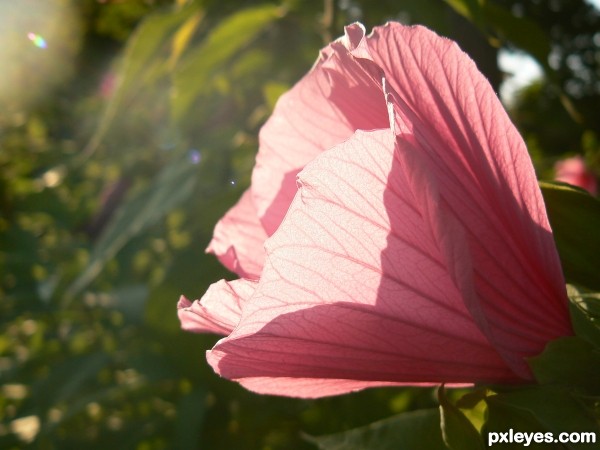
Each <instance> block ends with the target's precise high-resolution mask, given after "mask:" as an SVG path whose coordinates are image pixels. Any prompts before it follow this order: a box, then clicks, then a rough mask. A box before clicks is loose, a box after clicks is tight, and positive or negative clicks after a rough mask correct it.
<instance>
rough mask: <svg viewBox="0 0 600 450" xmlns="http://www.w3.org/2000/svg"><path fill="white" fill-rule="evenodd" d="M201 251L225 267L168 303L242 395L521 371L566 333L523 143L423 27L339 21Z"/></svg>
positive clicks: (309, 392) (463, 379)
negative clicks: (199, 289) (195, 296)
mask: <svg viewBox="0 0 600 450" xmlns="http://www.w3.org/2000/svg"><path fill="white" fill-rule="evenodd" d="M284 217H285V218H284ZM267 237H268V238H267ZM209 250H210V251H212V252H214V253H216V254H217V256H218V257H219V258H220V260H221V261H222V262H223V263H224V264H225V265H226V266H227V267H229V268H230V269H231V270H233V271H235V272H237V273H238V274H239V275H240V276H242V277H243V278H241V279H239V280H236V281H232V282H227V281H220V282H218V283H216V284H213V285H212V286H211V287H210V289H209V290H208V292H207V293H206V294H205V295H204V296H203V297H202V299H201V300H200V301H195V302H193V303H191V302H190V301H188V300H187V299H185V298H184V297H182V298H181V300H180V303H179V308H180V309H179V317H180V320H181V323H182V327H183V328H184V329H186V330H189V331H194V332H216V333H222V334H225V335H227V337H225V338H223V339H221V340H220V341H219V342H218V343H217V344H216V345H215V347H214V348H213V349H212V350H210V351H209V352H208V353H207V359H208V362H209V364H210V365H211V366H212V367H213V368H214V370H215V371H216V372H217V373H219V374H220V375H221V376H223V377H226V378H228V379H232V380H235V381H238V382H240V383H241V384H242V385H244V386H246V387H247V388H248V389H251V390H253V391H256V392H259V393H269V394H278V395H287V396H298V397H320V396H325V395H333V394H339V393H344V392H349V391H352V390H357V389H362V388H366V387H371V386H383V385H402V384H411V385H432V384H437V383H441V382H445V383H451V384H457V385H460V384H470V383H474V382H481V383H522V382H528V381H531V380H532V376H531V373H530V371H529V368H528V366H527V361H526V359H527V358H528V357H531V356H534V355H537V354H539V353H540V352H541V351H542V350H543V349H544V346H545V345H546V344H547V343H548V342H549V341H551V340H553V339H555V338H558V337H560V336H564V335H569V334H572V330H571V325H570V322H569V315H568V309H567V297H566V292H565V287H564V279H563V275H562V271H561V267H560V263H559V260H558V256H557V252H556V248H555V245H554V242H553V237H552V232H551V230H550V226H549V224H548V219H547V216H546V212H545V207H544V204H543V201H542V196H541V193H540V190H539V188H538V185H537V181H536V178H535V173H534V170H533V167H532V165H531V161H530V159H529V156H528V154H527V150H526V148H525V145H524V143H523V140H522V139H521V137H520V136H519V134H518V133H517V131H516V130H515V128H514V126H513V125H512V124H511V122H510V121H509V119H508V117H507V115H506V113H505V111H504V110H503V108H502V106H501V105H500V103H499V101H498V99H497V97H496V95H495V94H494V92H493V90H492V88H491V87H490V85H489V84H488V82H487V81H486V80H485V79H484V77H483V76H482V75H481V74H480V73H479V72H478V71H477V68H476V67H475V64H474V63H473V62H472V61H471V60H470V59H469V58H468V57H467V56H466V55H465V54H464V53H462V52H461V51H460V49H459V48H458V47H457V46H456V45H455V44H454V43H453V42H451V41H449V40H446V39H443V38H440V37H438V36H437V35H435V34H434V33H433V32H431V31H429V30H427V29H425V28H422V27H405V26H402V25H400V24H397V23H389V24H387V25H385V26H383V27H378V28H375V29H374V30H373V33H371V35H369V36H365V35H364V29H363V27H362V26H361V25H359V24H354V25H351V26H349V27H347V28H346V34H345V36H344V37H342V38H340V39H339V40H337V41H335V42H333V43H332V44H330V45H329V46H328V47H327V48H325V49H324V50H323V51H322V52H321V55H320V57H319V59H318V61H317V63H316V64H315V66H314V67H313V69H312V70H311V71H310V72H309V73H308V74H307V75H306V76H305V77H304V78H303V79H302V80H300V82H298V84H296V86H294V88H293V89H292V90H291V91H290V92H288V93H287V94H286V95H284V96H283V97H282V98H281V99H280V101H279V102H278V104H277V107H276V108H275V111H274V113H273V116H272V117H271V118H270V119H269V121H268V122H267V123H266V125H265V126H264V128H263V129H262V130H261V133H260V151H259V153H258V156H257V161H256V167H255V168H254V172H253V176H252V186H251V187H250V189H249V190H248V191H247V192H246V193H245V194H244V196H243V197H242V198H241V200H240V201H239V203H238V204H237V205H236V206H234V207H233V208H232V209H231V210H230V211H229V212H228V213H227V215H226V216H225V217H224V218H223V219H222V220H221V221H220V222H219V224H217V227H216V229H215V236H214V239H213V241H212V242H211V244H210V246H209Z"/></svg>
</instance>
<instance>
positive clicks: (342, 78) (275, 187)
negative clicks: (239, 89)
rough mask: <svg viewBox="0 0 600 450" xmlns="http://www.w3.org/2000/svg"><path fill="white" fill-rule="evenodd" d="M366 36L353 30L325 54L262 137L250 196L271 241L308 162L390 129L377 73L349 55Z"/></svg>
mask: <svg viewBox="0 0 600 450" xmlns="http://www.w3.org/2000/svg"><path fill="white" fill-rule="evenodd" d="M363 36H364V29H363V28H362V26H359V25H354V26H352V27H348V28H347V30H346V36H345V37H343V38H341V39H339V40H337V41H335V42H334V43H332V44H331V45H330V46H328V47H327V48H325V49H324V50H323V51H322V52H321V56H320V58H319V60H318V61H317V62H316V64H315V66H314V67H313V68H312V70H311V71H310V72H309V73H308V74H307V75H306V76H305V77H304V78H302V80H300V81H299V82H298V83H297V84H296V85H295V86H294V87H293V88H292V89H291V90H290V91H289V92H287V93H286V94H284V95H283V96H282V97H281V98H280V99H279V101H278V102H277V105H276V107H275V110H274V111H273V115H272V116H271V118H270V119H269V120H268V121H267V123H266V124H265V125H264V127H263V128H262V129H261V131H260V150H259V153H258V155H257V157H256V166H255V168H254V171H253V173H252V193H253V199H254V201H255V203H256V206H257V211H258V216H259V217H260V219H261V222H262V224H263V226H264V227H265V230H266V231H267V233H268V234H269V235H271V234H273V232H274V231H275V230H276V229H277V227H278V226H279V224H280V223H281V221H282V220H283V217H284V215H285V213H286V211H287V209H288V207H289V205H290V203H291V201H292V199H293V198H294V195H295V193H296V175H297V174H298V172H299V171H300V170H301V169H302V168H303V167H304V166H305V165H306V164H307V163H308V162H310V161H312V160H313V159H314V158H315V157H316V156H317V155H319V154H320V153H321V152H323V151H324V150H327V149H329V148H331V147H333V146H334V145H336V144H339V143H340V142H343V141H344V140H346V139H348V138H349V137H350V136H352V134H353V133H354V131H355V130H357V129H364V130H371V129H377V128H384V127H387V126H388V115H387V109H386V104H385V97H384V95H383V91H382V86H381V76H378V69H377V68H376V67H375V65H374V64H372V63H370V62H368V61H366V62H362V63H361V62H359V61H357V60H356V59H355V58H354V57H352V56H351V55H350V54H349V52H348V48H354V47H355V46H356V45H357V43H358V42H360V40H361V39H362V37H363ZM356 51H357V52H358V51H359V50H356Z"/></svg>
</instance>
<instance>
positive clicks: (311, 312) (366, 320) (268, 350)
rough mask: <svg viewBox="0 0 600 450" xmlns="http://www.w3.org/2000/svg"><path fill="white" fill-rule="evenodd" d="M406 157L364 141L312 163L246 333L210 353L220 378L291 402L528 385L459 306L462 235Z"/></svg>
mask: <svg viewBox="0 0 600 450" xmlns="http://www.w3.org/2000/svg"><path fill="white" fill-rule="evenodd" d="M410 151H412V149H404V150H403V149H399V148H397V147H396V144H395V137H394V135H393V134H392V133H391V132H390V131H389V130H382V131H375V132H357V133H356V134H355V135H354V137H353V138H352V139H350V140H349V141H347V142H346V143H343V144H341V145H339V146H338V147H336V148H334V149H332V150H330V151H327V152H325V153H323V154H322V155H321V156H320V157H318V158H317V159H316V160H315V161H313V162H312V163H311V164H309V165H308V166H307V168H306V169H305V170H304V171H303V172H302V173H301V175H300V185H301V188H300V191H299V193H298V195H297V196H296V198H295V200H294V202H293V204H292V206H291V207H290V209H289V211H288V214H287V216H286V219H285V221H284V222H283V223H282V224H281V226H280V228H279V229H278V231H277V232H276V233H275V235H274V236H273V237H272V238H271V239H269V240H268V241H267V243H266V248H267V253H268V255H269V258H268V260H267V263H266V264H265V268H264V270H263V274H262V276H261V279H260V282H259V285H258V287H257V290H256V291H255V293H254V295H253V296H252V298H251V299H250V300H249V302H248V303H247V304H246V306H245V308H244V312H243V316H242V319H241V321H240V323H239V324H238V326H237V328H236V329H235V330H234V332H233V333H232V334H231V335H230V336H229V337H227V338H225V339H222V340H221V341H220V342H219V343H218V344H217V345H216V347H215V348H214V349H213V350H212V351H211V352H209V353H208V361H209V363H210V364H211V365H212V366H213V368H214V369H215V370H216V371H217V372H218V373H220V374H221V375H222V376H224V377H226V378H230V379H235V380H239V381H240V382H241V383H242V384H245V385H246V386H248V387H249V388H250V389H258V390H259V391H261V392H269V393H277V394H282V395H292V396H323V395H332V394H336V393H340V392H343V391H346V390H355V389H359V388H364V387H370V386H373V385H389V384H390V383H396V384H403V383H411V384H422V383H425V384H430V383H439V382H448V383H470V382H473V381H488V382H515V381H518V380H519V378H518V377H517V376H516V375H515V374H514V373H512V372H511V371H510V370H509V369H508V367H507V366H506V364H505V363H504V361H503V360H502V359H501V358H500V356H499V355H498V353H497V352H496V351H495V350H494V348H493V347H492V346H491V345H490V343H489V342H488V341H487V339H486V337H485V336H484V335H483V334H482V333H481V331H480V330H479V328H478V327H477V326H476V325H475V323H474V322H473V319H472V317H471V315H470V313H469V311H468V310H467V308H466V306H465V304H464V302H463V297H462V293H461V291H460V289H459V287H458V286H457V282H456V281H455V280H456V279H458V278H460V277H461V276H462V277H463V278H464V277H468V271H467V270H463V272H464V273H462V274H460V276H459V275H457V274H458V273H459V272H460V271H461V270H462V269H463V268H464V267H470V266H469V263H470V257H469V254H468V248H467V247H466V246H465V245H464V244H465V242H464V239H465V237H464V234H465V233H464V230H463V233H462V234H461V230H462V226H461V225H460V224H459V223H458V222H457V221H456V220H455V219H454V218H453V217H452V216H451V215H446V214H445V211H444V208H440V206H443V205H440V202H439V200H438V195H439V193H438V192H437V185H436V183H435V180H433V179H432V178H431V177H429V175H428V173H427V171H428V168H427V167H426V166H424V165H420V161H419V158H418V155H411V154H410ZM442 223H445V224H448V227H447V229H444V228H443V227H441V226H440V224H442ZM465 274H466V275H465ZM266 377H267V378H273V379H272V380H271V382H270V384H268V385H267V381H266ZM294 379H298V380H297V381H294ZM307 379H315V380H317V382H316V384H315V386H319V387H318V388H316V387H315V388H314V389H312V390H311V389H310V388H306V386H307V383H308V381H307ZM322 380H350V381H347V382H344V383H341V384H337V383H336V382H333V381H331V382H327V381H322ZM351 380H354V381H351ZM294 384H297V385H298V388H297V390H290V389H292V387H293V386H294ZM303 386H304V387H303ZM307 389H308V390H307Z"/></svg>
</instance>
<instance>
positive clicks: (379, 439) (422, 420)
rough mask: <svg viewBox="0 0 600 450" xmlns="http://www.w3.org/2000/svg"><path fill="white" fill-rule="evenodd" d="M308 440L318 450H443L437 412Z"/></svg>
mask: <svg viewBox="0 0 600 450" xmlns="http://www.w3.org/2000/svg"><path fill="white" fill-rule="evenodd" d="M308 440H309V441H310V442H312V443H314V444H316V445H317V446H318V447H319V448H320V449H321V450H365V449H370V450H397V449H402V450H447V447H446V445H445V444H444V441H443V439H442V434H441V431H440V413H439V411H438V410H437V409H425V410H420V411H412V412H409V413H404V414H399V415H397V416H393V417H390V418H388V419H384V420H380V421H378V422H374V423H372V424H370V425H367V426H364V427H360V428H355V429H353V430H350V431H345V432H343V433H336V434H330V435H328V436H320V437H309V438H308Z"/></svg>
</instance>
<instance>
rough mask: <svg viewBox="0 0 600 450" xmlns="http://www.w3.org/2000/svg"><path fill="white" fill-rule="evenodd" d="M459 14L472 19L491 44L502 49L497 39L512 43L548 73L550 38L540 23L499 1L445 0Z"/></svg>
mask: <svg viewBox="0 0 600 450" xmlns="http://www.w3.org/2000/svg"><path fill="white" fill-rule="evenodd" d="M445 1H446V3H447V4H448V5H449V6H450V7H451V8H452V9H454V10H455V11H456V12H457V13H458V14H460V15H461V16H463V17H465V18H466V19H468V20H470V21H471V22H472V23H473V24H474V25H475V26H476V27H477V28H479V30H480V31H481V32H482V33H483V34H484V35H486V36H488V40H489V41H490V44H492V45H494V46H496V47H499V46H500V43H499V42H498V39H497V38H501V39H502V40H505V41H509V42H511V43H512V44H514V45H515V46H517V47H518V48H520V49H521V50H524V51H526V52H527V53H529V54H530V55H531V56H533V57H534V58H535V59H536V60H537V61H538V62H539V63H540V64H541V65H542V66H543V67H544V69H545V70H546V71H547V72H548V71H551V69H550V66H549V65H548V54H549V53H550V39H549V38H548V36H547V35H546V33H544V31H543V30H542V29H541V28H540V27H539V26H538V24H537V23H535V22H533V21H531V20H529V19H528V18H526V17H517V16H515V15H514V14H512V13H511V12H510V11H509V10H508V9H506V8H504V7H502V6H500V5H498V4H497V3H496V2H492V1H485V0H483V1H482V0H445Z"/></svg>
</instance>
